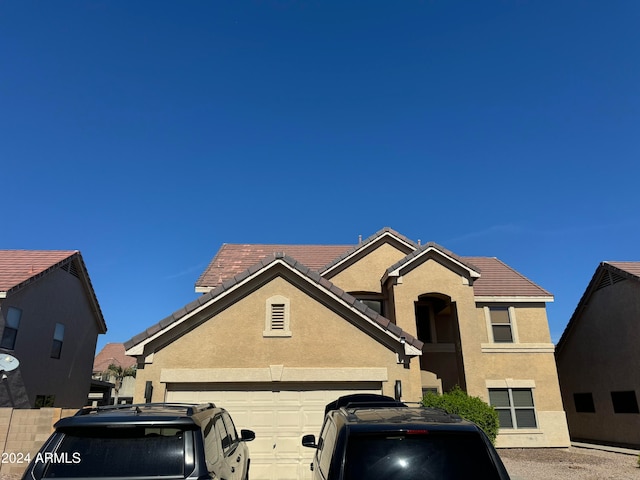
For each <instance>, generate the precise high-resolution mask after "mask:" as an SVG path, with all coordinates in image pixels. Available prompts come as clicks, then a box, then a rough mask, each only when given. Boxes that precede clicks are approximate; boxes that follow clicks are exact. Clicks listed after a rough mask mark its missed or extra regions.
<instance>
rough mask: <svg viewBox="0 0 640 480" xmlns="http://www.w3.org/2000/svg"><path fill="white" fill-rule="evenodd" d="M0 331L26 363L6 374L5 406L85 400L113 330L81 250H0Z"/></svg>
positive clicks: (1, 347) (0, 395)
mask: <svg viewBox="0 0 640 480" xmlns="http://www.w3.org/2000/svg"><path fill="white" fill-rule="evenodd" d="M0 329H1V331H2V337H0V352H2V353H4V354H8V355H11V356H13V357H15V358H17V359H18V361H19V362H20V364H19V367H18V368H17V369H16V370H12V371H10V372H5V373H4V374H3V380H2V384H1V385H0V406H3V407H12V406H13V407H17V408H31V407H48V406H54V407H65V408H76V407H81V406H83V405H84V404H85V402H86V399H87V394H88V393H89V385H90V383H91V367H92V365H93V356H94V355H95V349H96V342H97V339H98V335H99V334H101V333H105V332H106V330H107V327H106V325H105V322H104V318H103V317H102V312H101V311H100V306H99V305H98V300H97V298H96V295H95V293H94V291H93V287H92V285H91V281H90V279H89V274H88V273H87V269H86V267H85V264H84V261H83V260H82V256H81V255H80V252H78V251H73V250H69V251H60V250H50V251H49V250H0ZM5 375H6V378H4V376H5Z"/></svg>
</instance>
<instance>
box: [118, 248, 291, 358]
mask: <svg viewBox="0 0 640 480" xmlns="http://www.w3.org/2000/svg"><path fill="white" fill-rule="evenodd" d="M277 262H280V263H284V262H281V261H280V260H277V261H276V262H274V263H271V264H269V265H267V266H266V267H264V268H261V269H260V270H258V271H257V272H256V273H254V274H253V275H250V276H248V277H247V278H245V279H244V280H242V281H240V282H238V283H236V284H235V285H233V287H231V288H229V289H228V290H225V291H224V292H222V293H221V294H220V295H217V296H216V297H214V298H212V299H211V300H209V301H208V302H206V303H203V304H202V305H200V306H199V307H198V308H195V309H194V310H192V311H191V312H189V313H187V314H186V315H185V316H183V317H182V318H180V319H179V320H176V321H175V322H173V323H171V324H170V325H167V326H166V327H164V328H162V329H160V330H158V331H157V332H156V333H154V334H153V335H151V336H150V337H148V338H145V339H144V340H143V341H141V342H140V343H138V344H137V345H134V346H133V347H131V348H130V349H128V350H127V351H126V352H125V354H127V355H130V356H136V355H142V354H143V353H144V347H145V345H147V344H148V343H150V342H152V341H153V340H155V339H156V338H159V337H161V336H162V335H164V334H166V333H167V332H169V331H171V330H172V329H174V328H175V327H177V326H178V325H181V324H183V323H184V322H186V321H187V320H189V319H190V318H192V317H193V316H195V315H197V314H198V313H200V312H201V311H202V310H204V309H205V308H207V307H209V305H211V304H212V303H215V302H217V301H218V300H220V299H222V298H225V297H227V296H228V295H230V294H231V293H232V292H234V291H235V290H237V289H239V288H241V287H242V286H243V285H245V284H246V283H247V282H249V281H251V280H252V279H253V278H254V277H255V276H256V275H260V273H261V272H263V271H264V270H265V269H267V268H270V267H271V266H273V265H274V264H275V263H277ZM287 266H288V265H287ZM289 268H291V267H289Z"/></svg>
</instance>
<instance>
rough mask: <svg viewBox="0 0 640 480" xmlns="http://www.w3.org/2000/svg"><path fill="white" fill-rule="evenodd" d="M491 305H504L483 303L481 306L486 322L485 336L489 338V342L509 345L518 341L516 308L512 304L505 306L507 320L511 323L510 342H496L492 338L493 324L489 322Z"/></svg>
mask: <svg viewBox="0 0 640 480" xmlns="http://www.w3.org/2000/svg"><path fill="white" fill-rule="evenodd" d="M491 307H504V305H485V306H484V307H483V310H484V320H485V322H486V324H487V337H488V338H489V343H491V344H498V345H511V344H513V343H520V340H519V337H518V322H516V309H515V307H514V306H512V305H511V306H509V307H507V310H508V311H509V322H510V323H511V340H512V341H511V342H496V341H495V340H494V339H493V324H492V323H491Z"/></svg>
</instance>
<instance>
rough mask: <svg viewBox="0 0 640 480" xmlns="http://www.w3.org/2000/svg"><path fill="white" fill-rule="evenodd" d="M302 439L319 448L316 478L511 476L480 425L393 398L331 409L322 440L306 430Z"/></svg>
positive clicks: (377, 479)
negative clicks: (408, 404) (386, 400)
mask: <svg viewBox="0 0 640 480" xmlns="http://www.w3.org/2000/svg"><path fill="white" fill-rule="evenodd" d="M340 403H345V402H340V401H338V405H339V404H340ZM330 405H331V404H330ZM334 405H335V402H334ZM302 444H303V445H304V446H306V447H311V448H315V449H316V452H315V455H314V457H313V463H312V464H311V470H312V471H313V474H312V475H313V479H314V480H321V479H322V480H362V479H366V480H383V479H384V480H394V479H397V480H418V479H419V480H428V479H460V478H465V479H466V478H481V479H483V480H488V479H500V480H502V479H509V475H508V473H507V471H506V469H505V467H504V465H503V464H502V461H501V460H500V457H499V456H498V454H497V452H496V450H495V449H494V448H493V445H492V444H491V442H490V441H489V439H488V438H487V436H486V435H485V434H484V432H483V431H482V430H481V429H480V428H479V427H478V426H477V425H475V424H474V423H471V422H468V421H466V420H463V419H461V418H460V417H459V416H457V415H450V414H448V413H446V412H445V411H443V410H439V409H433V408H424V407H408V406H406V405H404V404H402V403H400V402H395V401H393V399H389V401H388V402H385V401H376V402H375V404H372V403H348V404H347V405H346V406H342V407H340V406H339V407H338V408H337V409H336V410H329V411H328V412H327V414H326V416H325V420H324V424H323V426H322V430H321V432H320V438H319V439H318V441H317V443H316V439H315V436H314V435H305V436H304V437H303V438H302Z"/></svg>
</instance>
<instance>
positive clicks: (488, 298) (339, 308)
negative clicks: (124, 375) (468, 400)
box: [125, 228, 569, 478]
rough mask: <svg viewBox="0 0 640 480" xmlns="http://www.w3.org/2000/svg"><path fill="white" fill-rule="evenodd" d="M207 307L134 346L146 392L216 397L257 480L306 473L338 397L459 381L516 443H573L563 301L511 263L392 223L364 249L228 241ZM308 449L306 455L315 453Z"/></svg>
mask: <svg viewBox="0 0 640 480" xmlns="http://www.w3.org/2000/svg"><path fill="white" fill-rule="evenodd" d="M196 291H197V292H201V293H203V295H202V296H201V297H200V298H198V299H197V300H196V301H194V302H192V303H190V304H188V305H186V306H185V307H184V308H182V309H180V310H179V311H177V312H175V313H174V314H173V315H171V316H169V317H167V318H165V319H164V320H162V321H161V322H159V323H158V324H156V325H154V326H151V327H150V328H148V329H147V330H145V331H144V332H142V333H140V334H139V335H137V336H135V337H134V338H132V339H130V340H129V341H128V342H125V347H126V348H127V354H128V355H132V356H136V357H137V358H138V378H137V386H136V395H135V399H136V401H138V400H142V399H143V397H145V394H144V393H143V391H146V392H147V393H149V388H148V387H147V388H145V386H147V385H151V386H152V387H153V394H152V399H153V401H177V402H192V401H195V402H203V401H212V402H215V403H218V404H220V405H222V406H224V407H225V408H227V409H228V410H229V411H230V412H231V414H232V415H233V416H234V419H236V423H237V424H238V425H239V426H240V427H242V428H251V429H254V430H255V431H256V435H257V437H256V440H255V442H252V445H251V456H252V472H253V473H252V477H253V478H308V476H309V461H310V460H309V459H310V454H311V453H310V452H308V451H304V450H305V449H303V448H302V447H301V445H300V438H301V436H302V434H303V433H309V432H311V433H314V432H316V433H318V431H319V428H320V425H321V421H322V417H323V412H324V406H325V404H327V403H329V402H330V401H332V400H335V399H336V398H337V397H339V396H340V395H343V394H347V393H358V392H376V393H383V394H386V395H391V396H396V397H400V398H401V399H402V400H404V401H411V402H418V401H420V399H421V397H422V394H423V392H426V391H430V390H437V391H438V392H443V391H448V390H450V389H451V388H452V387H454V386H455V385H459V386H460V387H462V388H463V389H464V390H466V391H467V392H468V393H469V394H471V395H474V396H478V397H480V398H482V399H484V400H485V401H487V402H489V401H490V402H492V403H494V404H495V406H496V407H497V408H498V409H499V415H500V419H501V421H502V429H501V430H500V435H499V437H498V445H499V446H505V447H549V446H553V447H567V446H568V445H569V436H568V431H567V424H566V418H565V414H564V411H563V409H562V400H561V396H560V389H559V386H558V378H557V372H556V365H555V358H554V345H553V343H552V342H551V338H550V334H549V327H548V322H547V316H546V302H550V301H552V300H553V297H552V295H551V294H550V293H549V292H547V291H546V290H544V289H542V288H541V287H539V286H537V285H535V284H534V283H533V282H531V281H530V280H528V279H527V278H525V277H523V276H522V275H521V274H519V273H517V272H516V271H514V270H513V269H511V268H510V267H508V266H507V265H505V264H504V263H502V262H501V261H500V260H498V259H496V258H488V257H459V256H457V255H455V254H453V253H452V252H450V251H448V250H446V249H444V248H442V247H440V246H438V245H436V244H433V243H429V244H426V245H420V244H419V243H415V242H413V241H411V240H409V239H407V238H406V237H404V236H402V235H400V234H399V233H397V232H395V231H393V230H391V229H388V228H385V229H383V230H381V231H379V232H377V233H376V234H374V235H373V236H371V237H370V238H368V239H366V240H364V241H361V242H359V243H358V244H357V245H355V246H353V245H252V244H248V245H233V244H224V245H223V246H222V247H221V248H220V250H219V251H218V253H217V254H216V256H215V257H214V258H213V260H212V261H211V263H210V265H209V266H208V268H207V269H206V271H205V272H204V273H203V274H202V276H201V277H200V279H199V280H198V281H197V283H196ZM307 450H308V449H307Z"/></svg>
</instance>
